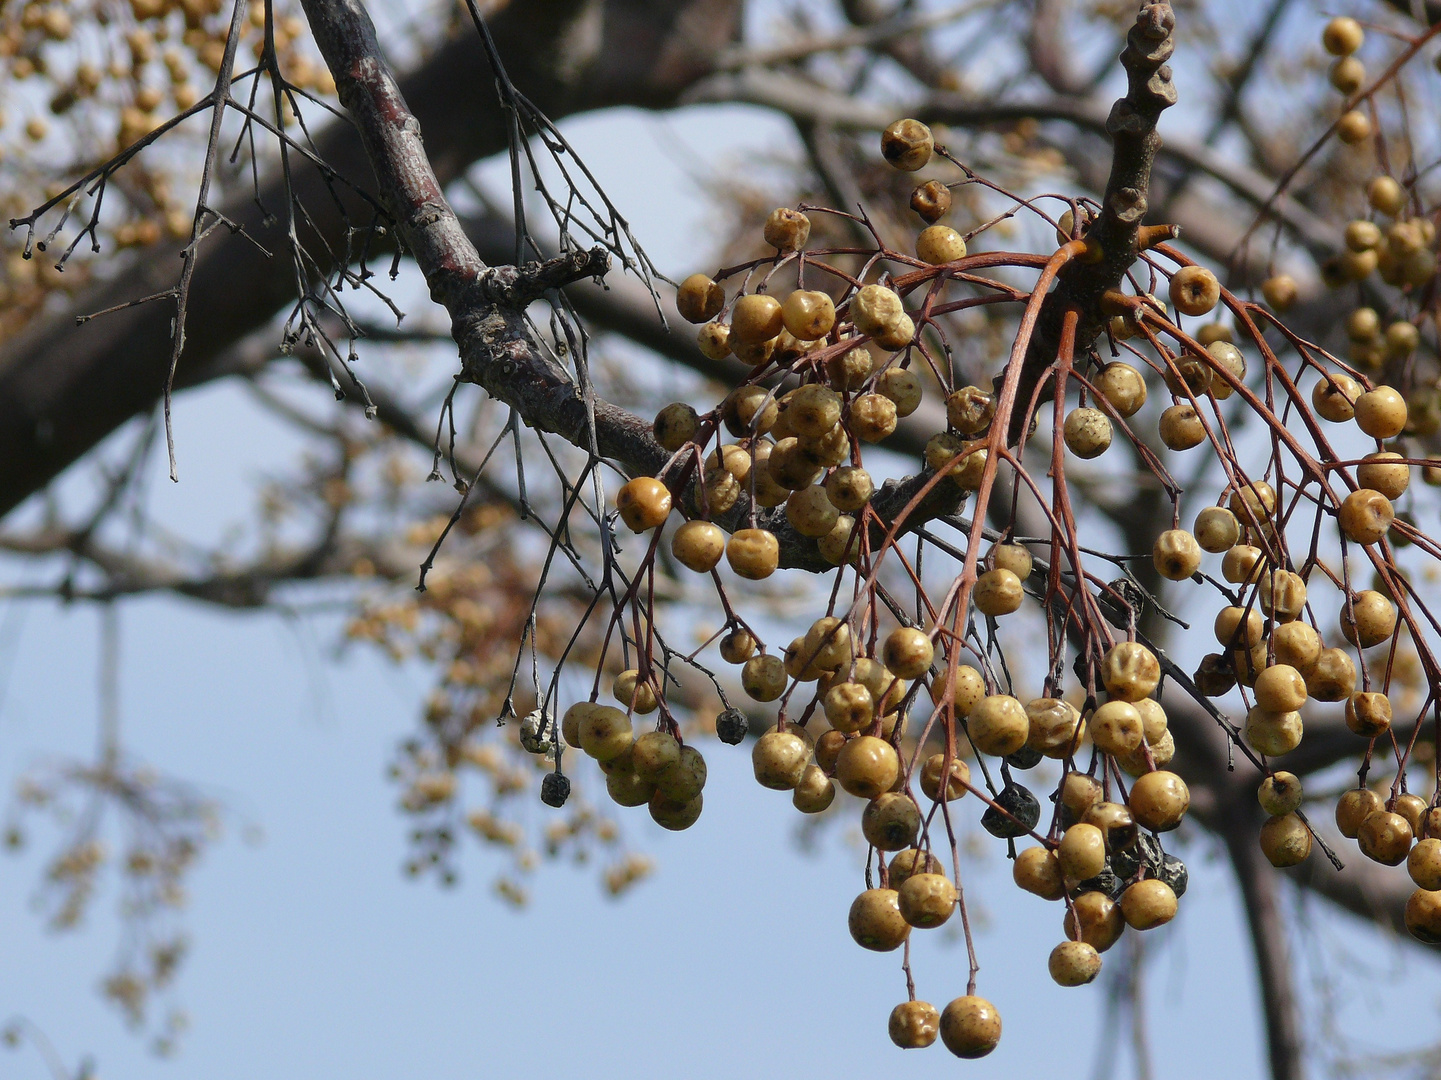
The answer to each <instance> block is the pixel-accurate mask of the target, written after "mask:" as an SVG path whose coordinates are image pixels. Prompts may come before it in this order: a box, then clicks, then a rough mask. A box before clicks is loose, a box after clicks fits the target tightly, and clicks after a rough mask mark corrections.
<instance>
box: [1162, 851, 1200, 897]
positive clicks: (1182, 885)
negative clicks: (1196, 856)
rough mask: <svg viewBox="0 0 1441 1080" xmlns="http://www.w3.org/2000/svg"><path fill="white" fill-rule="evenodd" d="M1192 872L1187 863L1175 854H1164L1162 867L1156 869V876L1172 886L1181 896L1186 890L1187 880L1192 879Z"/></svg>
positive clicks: (1174, 891) (1172, 889) (1173, 890)
mask: <svg viewBox="0 0 1441 1080" xmlns="http://www.w3.org/2000/svg"><path fill="white" fill-rule="evenodd" d="M1190 876H1191V875H1190V873H1189V872H1188V871H1187V870H1186V864H1185V863H1183V862H1182V861H1181V860H1180V859H1178V858H1177V857H1176V856H1174V855H1164V856H1162V858H1161V868H1160V869H1159V870H1157V871H1156V877H1157V878H1159V879H1160V880H1161V881H1164V882H1165V883H1166V884H1167V885H1169V886H1171V891H1172V892H1173V893H1175V894H1176V895H1177V896H1181V895H1182V894H1184V893H1185V891H1186V882H1187V881H1188V880H1189V879H1190Z"/></svg>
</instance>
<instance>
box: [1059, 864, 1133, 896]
mask: <svg viewBox="0 0 1441 1080" xmlns="http://www.w3.org/2000/svg"><path fill="white" fill-rule="evenodd" d="M1125 887H1126V886H1125V883H1124V882H1123V881H1122V880H1121V879H1120V878H1119V877H1117V876H1116V871H1115V870H1113V869H1112V868H1111V867H1109V866H1107V867H1106V868H1105V869H1104V870H1102V871H1101V872H1100V873H1099V874H1097V875H1096V876H1095V877H1093V878H1087V879H1086V880H1085V881H1083V882H1081V883H1080V884H1079V885H1077V886H1076V888H1075V891H1074V892H1073V893H1072V894H1071V895H1072V896H1080V895H1081V893H1084V892H1103V893H1105V894H1106V895H1107V896H1109V897H1110V898H1111V899H1112V900H1114V899H1115V898H1116V897H1118V896H1120V895H1121V892H1122V890H1124V889H1125Z"/></svg>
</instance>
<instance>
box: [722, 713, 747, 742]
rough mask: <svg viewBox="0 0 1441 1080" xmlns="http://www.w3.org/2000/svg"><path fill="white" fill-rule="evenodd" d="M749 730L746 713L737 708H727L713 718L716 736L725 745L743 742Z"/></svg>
mask: <svg viewBox="0 0 1441 1080" xmlns="http://www.w3.org/2000/svg"><path fill="white" fill-rule="evenodd" d="M749 730H750V724H749V722H747V720H746V714H745V713H743V712H741V711H740V710H739V709H727V710H726V711H725V712H723V713H721V714H720V715H719V716H717V717H716V718H715V734H716V738H717V739H719V740H720V741H721V742H723V743H725V744H726V745H727V746H735V745H736V744H737V743H740V742H743V741H744V740H745V737H746V732H747V731H749Z"/></svg>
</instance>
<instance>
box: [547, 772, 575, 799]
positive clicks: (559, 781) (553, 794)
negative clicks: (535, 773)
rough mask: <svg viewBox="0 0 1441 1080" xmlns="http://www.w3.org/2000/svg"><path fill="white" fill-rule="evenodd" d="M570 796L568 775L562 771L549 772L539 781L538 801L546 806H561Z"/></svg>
mask: <svg viewBox="0 0 1441 1080" xmlns="http://www.w3.org/2000/svg"><path fill="white" fill-rule="evenodd" d="M568 798H570V777H568V776H566V775H565V774H564V773H558V772H550V773H546V774H545V779H544V780H542V781H541V782H540V801H541V802H543V803H545V805H546V806H555V807H561V806H564V805H565V800H566V799H568Z"/></svg>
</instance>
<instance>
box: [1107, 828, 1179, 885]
mask: <svg viewBox="0 0 1441 1080" xmlns="http://www.w3.org/2000/svg"><path fill="white" fill-rule="evenodd" d="M1165 858H1166V853H1165V852H1164V851H1162V850H1161V842H1160V841H1159V840H1157V839H1156V838H1155V837H1154V836H1151V835H1150V834H1149V833H1141V834H1140V835H1139V836H1137V837H1136V844H1135V846H1134V847H1131V848H1129V849H1127V850H1124V851H1117V852H1116V853H1115V854H1114V855H1112V856H1111V858H1110V864H1111V867H1112V869H1114V870H1115V871H1116V876H1117V877H1118V878H1120V879H1121V881H1122V882H1123V883H1124V882H1128V881H1130V880H1131V879H1132V878H1134V877H1135V876H1136V874H1137V872H1138V871H1139V870H1140V869H1141V867H1142V866H1144V867H1145V868H1146V873H1147V874H1149V875H1152V876H1155V875H1156V874H1158V873H1159V872H1160V869H1161V864H1162V861H1163V860H1164V859H1165Z"/></svg>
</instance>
